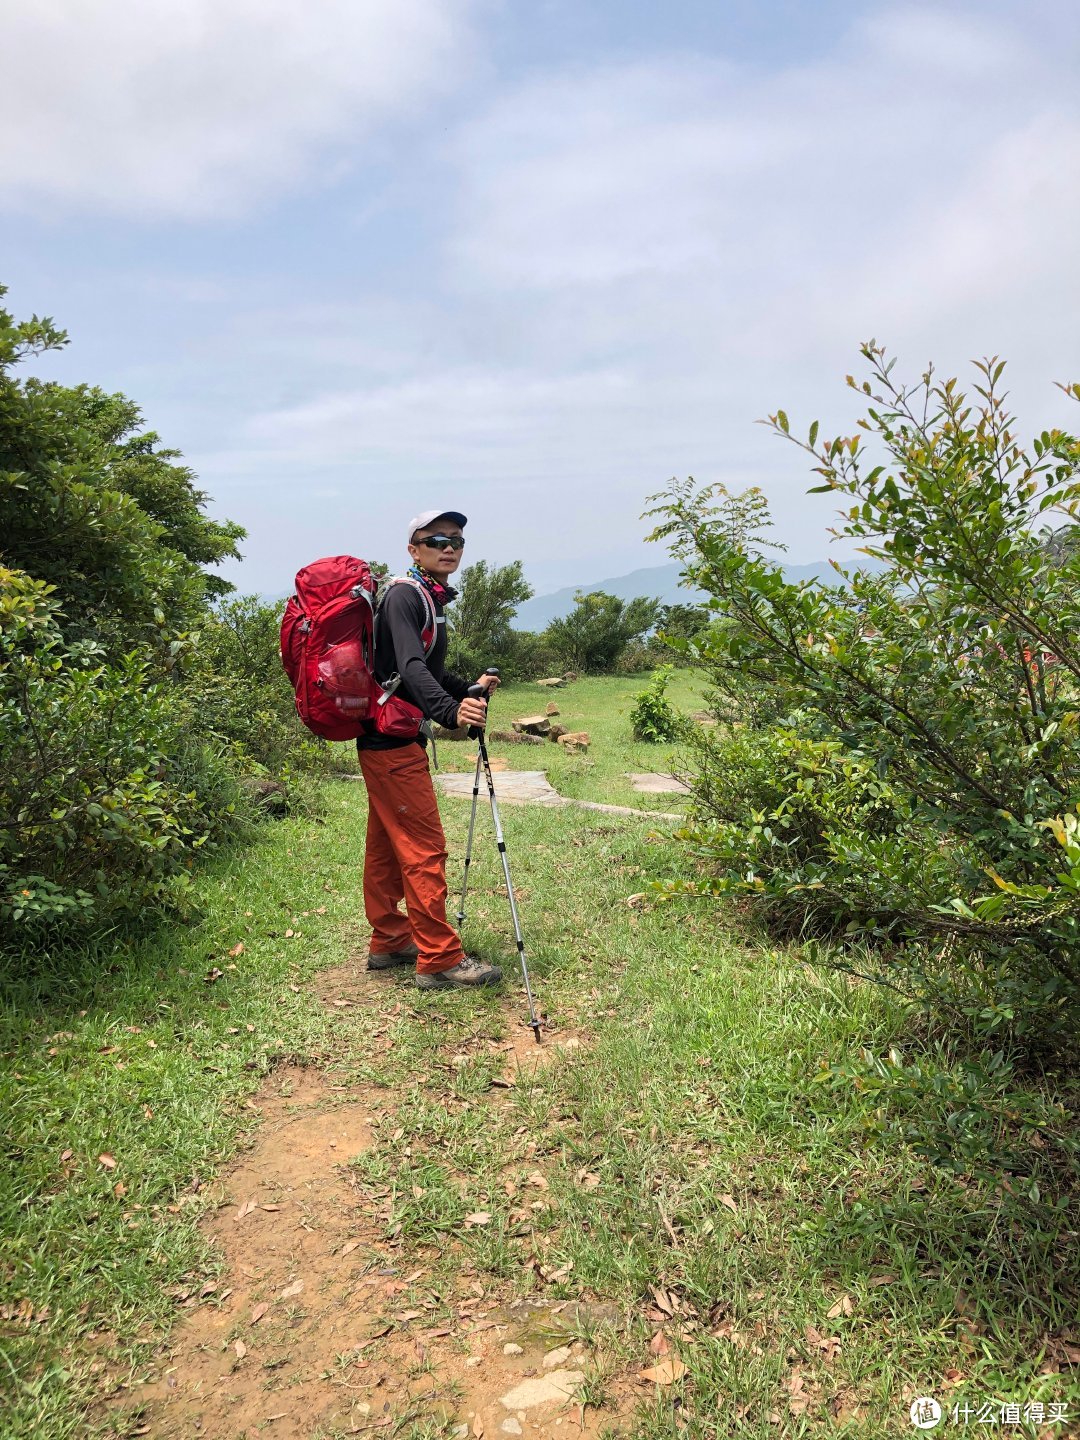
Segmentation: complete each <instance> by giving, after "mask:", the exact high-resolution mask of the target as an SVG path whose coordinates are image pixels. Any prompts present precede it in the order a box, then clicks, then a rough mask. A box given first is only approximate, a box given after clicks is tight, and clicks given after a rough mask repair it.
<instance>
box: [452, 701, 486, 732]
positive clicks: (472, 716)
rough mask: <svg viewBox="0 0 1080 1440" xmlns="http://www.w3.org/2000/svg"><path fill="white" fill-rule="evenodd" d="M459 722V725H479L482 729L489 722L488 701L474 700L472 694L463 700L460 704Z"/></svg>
mask: <svg viewBox="0 0 1080 1440" xmlns="http://www.w3.org/2000/svg"><path fill="white" fill-rule="evenodd" d="M457 723H458V725H459V726H462V725H478V726H479V727H480V729H481V730H482V729H483V728H484V726H485V725H486V724H487V702H486V701H485V700H474V699H473V698H472V697H471V696H470V697H469V698H468V699H466V700H462V702H461V704H460V705H459V706H458V712H457Z"/></svg>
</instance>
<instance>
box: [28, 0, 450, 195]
mask: <svg viewBox="0 0 1080 1440" xmlns="http://www.w3.org/2000/svg"><path fill="white" fill-rule="evenodd" d="M472 9H473V0H304V3H296V0H34V3H32V4H27V5H18V6H16V5H9V6H7V7H6V13H5V16H4V35H3V45H2V52H0V53H2V59H0V75H2V78H3V90H4V111H5V117H6V118H5V124H4V126H3V129H2V130H0V199H3V200H6V201H7V202H8V203H9V204H13V205H21V206H25V207H33V208H35V209H44V208H60V209H68V208H82V209H87V210H91V211H94V212H108V213H118V214H123V215H129V216H137V217H140V218H151V219H156V218H161V217H171V216H177V217H180V218H192V217H207V216H223V215H224V216H233V215H236V214H237V213H240V212H242V211H243V210H244V209H245V208H246V207H247V206H249V205H250V204H251V203H252V202H253V201H255V200H257V199H259V198H261V197H264V196H272V195H276V194H278V193H280V192H282V191H283V190H286V189H287V188H288V187H289V186H291V185H292V184H294V183H295V182H297V181H298V180H302V181H303V183H304V184H305V185H307V186H310V184H311V182H312V178H313V176H315V177H317V176H318V175H319V167H320V163H321V165H322V166H323V170H324V173H327V172H328V171H329V169H331V168H332V167H333V165H335V164H340V163H341V162H342V161H343V160H347V159H348V156H349V153H350V150H351V149H352V148H353V147H355V146H356V145H357V144H359V143H360V142H362V141H363V140H365V139H366V138H367V137H368V135H369V133H370V132H371V130H372V128H373V127H374V126H376V125H378V124H380V123H381V122H384V121H386V120H387V119H397V118H402V117H408V118H409V119H410V120H415V119H416V117H417V116H418V115H419V114H421V113H422V112H423V110H424V108H425V106H426V104H427V103H429V102H430V100H431V99H432V97H433V96H437V95H438V94H439V93H441V92H444V91H445V90H446V89H447V88H448V87H450V86H452V85H454V84H456V83H457V82H458V81H459V80H460V78H461V69H462V64H463V57H464V53H465V48H466V44H467V32H468V21H469V16H470V13H471V10H472ZM327 152H328V153H327ZM320 157H322V158H321V159H320Z"/></svg>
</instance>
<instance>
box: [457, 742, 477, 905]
mask: <svg viewBox="0 0 1080 1440" xmlns="http://www.w3.org/2000/svg"><path fill="white" fill-rule="evenodd" d="M469 734H470V735H471V734H472V730H471V729H470V731H469ZM480 764H481V761H480V752H479V750H478V751H477V752H476V774H475V775H474V776H473V787H472V814H471V815H470V816H469V839H468V842H467V843H466V846H465V871H464V874H463V875H462V877H461V904H460V905H459V906H458V912H457V923H458V929H459V930H460V929H461V927H462V925H463V924H464V921H465V896H466V893H467V892H468V889H469V866H470V865H471V864H472V847H473V834H474V833H475V831H476V804H477V801H478V800H479V798H480Z"/></svg>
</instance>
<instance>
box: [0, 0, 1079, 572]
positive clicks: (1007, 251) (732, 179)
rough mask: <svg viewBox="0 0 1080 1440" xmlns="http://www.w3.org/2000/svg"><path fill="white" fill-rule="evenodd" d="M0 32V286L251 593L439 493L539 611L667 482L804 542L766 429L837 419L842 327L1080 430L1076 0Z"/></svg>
mask: <svg viewBox="0 0 1080 1440" xmlns="http://www.w3.org/2000/svg"><path fill="white" fill-rule="evenodd" d="M4 48H5V55H4V59H3V60H2V61H0V65H2V67H3V70H4V72H5V73H4V89H5V96H6V104H5V109H6V113H7V115H8V116H9V123H8V124H7V125H6V127H5V128H4V131H3V133H2V134H0V211H2V213H3V237H4V238H3V242H2V250H0V280H3V281H4V282H5V283H7V284H8V285H9V287H10V294H9V297H8V301H7V303H8V305H9V307H10V308H12V309H13V310H14V311H15V313H16V314H19V315H23V314H28V313H30V312H31V311H36V312H38V313H45V314H50V315H52V316H54V317H55V318H56V319H57V320H58V321H59V322H60V323H61V324H63V325H64V326H66V327H67V328H68V329H69V331H70V332H71V335H72V345H71V347H70V349H69V350H68V351H67V352H65V353H64V355H63V356H62V357H60V358H58V359H57V360H55V361H53V362H50V364H49V366H48V370H47V372H46V373H50V374H55V375H57V376H61V377H63V378H65V379H85V380H89V381H92V382H94V383H97V384H101V385H104V386H107V387H109V388H115V389H120V390H123V391H125V392H126V393H128V394H129V395H131V396H132V397H134V398H135V399H136V400H137V401H138V402H139V403H140V404H141V405H142V407H143V410H144V413H145V416H146V420H147V423H148V424H149V425H152V426H153V427H154V428H156V429H157V430H159V431H160V432H161V434H162V436H163V438H164V439H165V440H166V441H167V442H168V443H169V444H170V445H175V446H177V447H179V448H180V449H182V450H183V451H184V452H185V454H186V455H187V456H188V458H189V460H190V462H191V463H192V464H193V466H194V467H195V468H196V469H197V471H198V473H199V475H200V479H201V483H202V485H203V487H204V488H205V489H206V490H207V491H208V492H209V494H210V495H211V496H212V508H213V510H214V512H215V513H217V514H220V515H222V516H228V517H230V518H232V519H236V520H238V521H240V523H242V524H243V525H245V526H246V527H247V529H248V530H249V540H248V541H247V543H246V546H245V553H246V559H245V562H244V564H243V565H242V566H241V567H239V568H238V569H235V570H234V571H231V572H230V574H231V578H234V579H235V580H236V581H237V582H238V583H239V584H240V586H241V587H242V588H243V589H245V590H253V591H259V592H263V593H280V592H283V591H285V590H287V589H288V588H289V585H290V583H291V577H292V574H293V572H294V571H295V570H296V569H297V568H298V567H299V565H301V564H303V563H305V562H306V561H308V560H310V559H313V558H314V557H315V556H317V555H320V554H324V553H334V552H337V551H342V550H349V551H352V552H354V553H359V554H363V555H370V556H371V557H373V558H382V559H386V560H387V561H389V562H390V563H392V564H398V563H400V561H401V558H402V553H401V546H402V533H401V532H402V523H403V521H404V520H405V519H407V518H408V516H410V515H411V514H413V513H414V512H416V511H418V510H421V509H425V508H428V507H429V506H430V505H441V504H444V503H445V504H448V505H453V506H454V507H456V508H461V509H463V510H465V511H466V512H467V513H468V514H469V515H470V517H471V520H470V526H469V530H468V539H469V546H468V549H467V552H466V553H467V556H468V558H469V559H478V558H481V557H483V558H487V559H489V560H492V561H503V560H511V559H520V560H522V561H523V562H524V564H525V569H526V574H527V575H528V576H529V577H530V579H531V580H532V581H533V583H534V584H535V585H536V587H537V589H538V590H546V589H554V588H556V587H558V586H560V585H564V584H568V583H574V582H578V581H581V582H588V581H592V580H596V579H599V578H602V577H604V576H607V575H615V574H619V573H623V572H626V571H629V570H632V569H635V568H638V567H639V566H642V565H649V564H660V563H663V562H664V561H665V560H666V559H667V556H666V554H665V553H663V552H662V551H660V550H659V549H657V547H650V546H648V545H646V544H645V543H644V538H643V537H644V535H645V534H646V532H647V529H648V525H647V523H645V522H643V521H641V520H640V518H639V517H640V514H641V511H642V510H643V509H644V506H645V498H646V496H648V495H649V494H650V493H651V492H652V491H655V490H657V489H659V488H661V487H662V486H663V484H664V482H665V481H666V479H667V478H668V477H669V476H672V475H686V474H692V475H694V476H695V477H696V478H697V479H699V480H701V481H706V480H709V481H711V480H721V481H724V482H725V483H727V484H729V485H731V486H733V487H742V486H744V485H748V484H757V485H760V486H761V487H762V488H763V489H764V490H765V491H766V493H767V494H768V495H769V497H770V500H771V502H772V504H773V508H774V514H775V519H776V522H777V531H776V533H777V535H778V537H779V538H780V539H782V540H783V541H785V542H786V543H787V544H788V546H789V554H790V558H791V559H792V560H793V561H799V562H801V561H810V560H816V559H819V558H821V557H822V556H823V555H824V554H826V553H827V530H828V527H829V525H830V524H831V523H832V518H833V517H832V513H831V508H830V505H829V503H828V501H827V500H825V499H822V497H808V496H807V495H806V493H805V492H806V490H807V488H808V486H809V484H810V481H811V477H810V476H809V475H808V474H807V473H806V469H805V467H804V466H803V464H802V461H801V460H800V457H799V455H798V453H797V452H795V451H794V450H791V449H788V448H787V447H784V446H782V445H781V444H780V442H779V441H777V440H776V439H775V438H774V437H772V436H770V435H769V434H768V433H767V432H766V431H765V430H764V429H762V428H761V427H759V426H755V424H754V421H755V420H756V419H757V418H758V417H760V416H762V415H764V414H766V413H767V412H768V411H770V410H774V409H775V408H776V407H777V406H783V407H784V408H785V409H786V410H787V411H788V413H789V414H790V415H791V416H792V419H793V421H795V422H798V423H799V424H800V427H801V425H802V424H808V423H809V421H810V420H811V419H813V418H819V419H820V420H821V421H822V424H823V427H824V429H825V430H827V431H828V430H832V429H837V430H839V429H844V428H847V427H849V426H850V424H851V422H852V418H853V412H852V408H851V406H852V400H851V397H850V395H849V394H848V392H847V391H846V389H845V387H844V383H843V379H844V375H845V374H846V373H848V372H849V371H852V370H854V369H856V368H857V365H858V363H859V362H858V356H857V347H858V344H859V342H860V341H861V340H863V339H866V338H868V337H870V336H875V337H876V338H877V339H878V340H880V341H883V342H884V343H886V344H887V345H888V346H889V348H890V350H891V351H892V352H893V353H895V354H897V355H898V356H899V357H900V360H899V364H900V366H901V368H902V369H904V370H906V371H907V372H908V373H909V374H911V375H912V376H914V375H915V374H916V373H918V372H919V371H920V370H921V369H922V367H923V366H924V365H925V363H926V362H927V361H928V360H930V359H933V360H934V361H935V362H936V363H937V365H938V366H939V368H941V369H943V370H945V371H947V372H950V373H951V372H954V371H956V370H957V369H961V370H962V369H963V367H964V366H965V365H966V363H967V361H968V360H969V359H970V358H972V357H974V356H978V355H982V354H988V353H993V354H1000V355H1002V356H1005V357H1006V358H1008V359H1009V361H1010V372H1009V373H1010V375H1011V382H1012V392H1013V398H1014V402H1015V406H1016V409H1017V410H1018V411H1019V414H1020V417H1021V420H1022V422H1023V428H1024V429H1027V430H1031V429H1037V428H1041V427H1042V426H1044V425H1046V424H1050V423H1063V424H1073V425H1075V424H1076V423H1078V422H1077V419H1076V418H1075V417H1074V416H1073V415H1072V414H1071V413H1070V410H1069V407H1068V402H1066V400H1065V399H1064V397H1063V396H1061V395H1060V393H1059V392H1057V391H1055V389H1054V388H1053V381H1054V380H1057V379H1067V378H1068V379H1074V378H1078V377H1080V356H1078V353H1077V352H1078V344H1080V342H1078V335H1080V326H1078V323H1077V320H1078V313H1080V305H1078V301H1080V267H1077V265H1076V251H1077V238H1076V237H1077V234H1078V232H1080V83H1078V81H1080V7H1078V6H1076V5H1075V4H1074V3H1073V0H1033V3H1026V4H1024V5H1020V4H1006V3H993V0H991V3H980V4H978V5H966V4H948V3H944V4H942V3H939V4H935V5H932V6H928V5H908V4H903V3H891V4H888V5H878V4H875V3H872V0H871V3H859V4H854V3H852V4H817V5H813V4H809V3H792V0H788V3H778V0H759V3H756V4H751V3H741V0H740V3H727V4H724V3H721V0H713V3H704V0H668V3H667V4H665V5H663V6H661V5H657V4H655V3H645V0H532V3H529V4H525V3H523V0H521V3H516V4H511V3H508V0H504V3H501V4H500V3H496V0H306V3H305V5H304V6H302V7H301V6H297V5H295V4H294V3H285V0H258V3H256V0H51V3H50V4H48V5H45V4H42V5H37V6H24V7H21V9H20V10H17V11H16V10H12V12H11V13H10V14H9V15H7V16H6V18H5V47H4ZM12 116H15V117H17V120H16V123H14V124H12V123H11V121H10V117H12ZM42 368H44V367H42Z"/></svg>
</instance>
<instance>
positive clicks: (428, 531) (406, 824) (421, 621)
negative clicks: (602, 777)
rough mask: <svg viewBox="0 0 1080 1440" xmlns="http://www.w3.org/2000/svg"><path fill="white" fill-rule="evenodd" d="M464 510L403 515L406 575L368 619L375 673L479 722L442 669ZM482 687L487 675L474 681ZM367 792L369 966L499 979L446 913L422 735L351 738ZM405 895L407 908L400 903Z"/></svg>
mask: <svg viewBox="0 0 1080 1440" xmlns="http://www.w3.org/2000/svg"><path fill="white" fill-rule="evenodd" d="M465 524H466V519H465V516H464V515H462V514H461V513H460V512H459V511H457V510H426V511H425V512H424V513H423V514H422V515H417V516H416V517H415V518H414V519H412V520H410V521H409V555H410V556H411V557H412V562H413V563H412V566H411V567H410V569H409V572H408V577H407V578H408V580H409V582H411V583H402V582H399V583H397V584H395V585H391V586H390V587H389V588H388V589H387V591H386V593H385V595H384V596H383V599H382V602H381V604H380V606H379V611H378V616H377V618H376V622H375V674H376V676H377V677H378V679H379V680H380V681H381V682H383V683H385V682H386V681H387V680H388V679H389V678H390V676H392V675H395V674H397V675H400V676H401V687H400V689H399V690H398V694H399V695H401V696H402V697H403V698H404V699H406V700H408V701H410V702H411V703H412V704H413V705H415V706H416V707H417V708H418V709H419V710H421V711H422V712H423V713H424V715H425V716H426V717H427V718H428V719H429V720H432V721H434V722H435V723H436V724H438V725H444V726H446V727H447V728H449V729H455V728H456V727H457V726H459V725H479V726H483V725H484V723H485V721H486V719H487V700H486V699H483V700H480V699H477V698H475V697H470V696H469V694H468V691H469V681H467V680H461V679H459V678H458V677H457V676H456V675H448V674H447V673H446V670H445V661H446V619H445V613H444V611H445V607H446V606H447V605H448V604H449V603H450V601H451V600H453V598H454V596H455V594H456V593H457V592H456V591H455V590H453V589H452V588H451V586H450V585H449V584H448V581H449V579H450V576H451V575H452V574H453V573H454V571H455V570H456V569H457V568H458V566H459V565H460V564H461V552H462V549H463V548H464V545H465V536H464V535H463V534H462V531H463V530H464V528H465ZM421 588H422V589H423V590H424V591H426V592H427V595H428V596H430V598H431V601H432V604H433V605H434V611H435V620H436V625H435V643H434V646H433V647H432V650H431V653H430V654H429V655H425V653H424V644H423V640H422V635H423V631H424V629H425V627H427V626H429V625H430V610H429V608H428V605H427V602H426V600H425V598H424V595H423V594H421V593H420V591H421ZM478 683H479V684H481V685H483V686H484V687H485V689H489V690H490V689H491V688H493V687H494V686H495V685H497V684H498V681H497V680H496V679H495V678H494V676H490V675H483V676H481V677H480V680H479V682H478ZM356 749H357V752H358V754H359V757H360V769H361V771H362V772H363V775H364V782H365V784H366V785H367V792H368V828H367V848H366V851H365V854H364V908H365V910H366V912H367V918H368V920H369V922H370V924H371V953H370V954H369V956H368V969H369V970H388V969H390V968H391V967H392V966H395V965H410V966H411V965H415V966H416V983H417V985H418V986H419V987H420V989H421V990H443V989H474V988H475V987H477V986H480V985H497V984H498V983H499V981H500V980H501V979H502V972H501V970H499V969H498V967H497V966H495V965H487V964H485V963H484V962H483V961H481V960H478V959H477V958H476V957H475V956H472V955H466V954H465V953H464V952H463V950H462V948H461V940H460V938H459V937H458V933H457V931H456V930H455V929H454V928H453V926H452V925H451V924H450V923H449V922H448V921H447V918H446V837H445V835H444V834H443V828H442V822H441V820H440V819H439V807H438V804H437V803H436V800H435V789H434V786H433V785H432V783H431V772H430V770H429V769H428V760H427V745H426V740H425V739H424V737H423V736H417V737H416V738H415V739H407V740H406V739H400V738H398V737H395V736H388V735H378V734H375V733H370V734H366V735H362V736H361V737H360V739H359V740H357V742H356ZM402 899H404V901H405V908H406V911H407V915H403V914H402V913H401V911H400V910H399V909H398V905H399V903H400V902H401V900H402Z"/></svg>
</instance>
